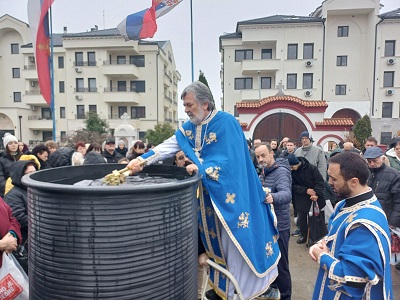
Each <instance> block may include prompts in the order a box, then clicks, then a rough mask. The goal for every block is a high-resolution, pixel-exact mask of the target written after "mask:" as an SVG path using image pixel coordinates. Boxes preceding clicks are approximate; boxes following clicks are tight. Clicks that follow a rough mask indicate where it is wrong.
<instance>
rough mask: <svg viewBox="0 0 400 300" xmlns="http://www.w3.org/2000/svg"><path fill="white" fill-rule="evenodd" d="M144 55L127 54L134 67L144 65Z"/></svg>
mask: <svg viewBox="0 0 400 300" xmlns="http://www.w3.org/2000/svg"><path fill="white" fill-rule="evenodd" d="M144 62H145V59H144V55H131V56H129V63H130V64H131V65H135V66H136V67H141V68H143V67H144V66H145V63H144Z"/></svg>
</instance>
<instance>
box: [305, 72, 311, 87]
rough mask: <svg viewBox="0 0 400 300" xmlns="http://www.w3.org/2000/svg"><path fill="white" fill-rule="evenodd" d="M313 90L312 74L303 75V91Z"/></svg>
mask: <svg viewBox="0 0 400 300" xmlns="http://www.w3.org/2000/svg"><path fill="white" fill-rule="evenodd" d="M312 88H313V73H303V89H312Z"/></svg>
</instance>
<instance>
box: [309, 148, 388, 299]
mask: <svg viewBox="0 0 400 300" xmlns="http://www.w3.org/2000/svg"><path fill="white" fill-rule="evenodd" d="M328 174H329V183H330V185H331V186H332V187H333V190H334V191H335V192H336V194H337V195H338V198H339V199H343V200H342V201H341V202H339V203H338V204H337V205H336V207H335V212H334V213H333V214H332V216H331V218H330V220H329V224H328V230H329V233H328V235H327V236H326V237H325V238H324V239H322V240H321V241H320V242H319V243H317V244H315V245H314V246H312V247H311V248H310V251H309V253H310V256H311V258H312V259H313V260H314V261H316V262H318V263H319V266H320V269H319V273H318V277H317V281H316V284H315V288H314V294H313V298H312V299H314V300H317V299H324V300H326V299H338V300H344V299H359V300H361V299H362V300H376V299H382V300H386V299H387V300H389V299H393V298H394V297H393V296H394V295H393V291H392V278H391V271H390V233H389V225H388V222H387V220H386V215H385V213H384V211H383V210H382V207H381V205H380V204H379V201H378V199H377V198H376V196H375V195H374V193H373V192H372V190H371V189H370V188H369V187H368V186H367V179H368V176H369V170H368V166H367V163H366V162H365V160H364V159H362V158H361V156H360V155H358V154H356V153H352V152H344V153H342V154H338V155H335V156H334V157H332V158H331V159H330V160H329V169H328Z"/></svg>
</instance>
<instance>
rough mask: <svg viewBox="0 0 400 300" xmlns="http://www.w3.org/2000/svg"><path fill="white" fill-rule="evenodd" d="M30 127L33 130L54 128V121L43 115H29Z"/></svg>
mask: <svg viewBox="0 0 400 300" xmlns="http://www.w3.org/2000/svg"><path fill="white" fill-rule="evenodd" d="M28 120H29V129H32V130H46V131H47V130H52V129H53V121H52V119H51V118H42V117H41V116H28Z"/></svg>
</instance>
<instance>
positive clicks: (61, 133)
mask: <svg viewBox="0 0 400 300" xmlns="http://www.w3.org/2000/svg"><path fill="white" fill-rule="evenodd" d="M60 137H61V139H65V138H67V132H66V131H60Z"/></svg>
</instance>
